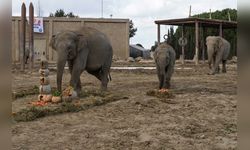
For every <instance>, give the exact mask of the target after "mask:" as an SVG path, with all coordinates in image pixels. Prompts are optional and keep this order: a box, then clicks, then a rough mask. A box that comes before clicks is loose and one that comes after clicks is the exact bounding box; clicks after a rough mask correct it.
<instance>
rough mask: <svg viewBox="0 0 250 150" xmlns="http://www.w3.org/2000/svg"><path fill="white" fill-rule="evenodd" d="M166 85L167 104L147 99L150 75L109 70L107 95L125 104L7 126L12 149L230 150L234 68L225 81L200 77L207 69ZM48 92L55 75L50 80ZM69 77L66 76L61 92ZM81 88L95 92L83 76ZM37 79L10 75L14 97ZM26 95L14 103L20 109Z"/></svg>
mask: <svg viewBox="0 0 250 150" xmlns="http://www.w3.org/2000/svg"><path fill="white" fill-rule="evenodd" d="M185 67H191V68H193V69H177V70H176V71H175V73H174V75H173V78H172V89H171V92H172V93H173V94H174V98H172V99H171V103H168V101H166V100H163V99H159V98H157V97H152V96H148V95H146V92H147V91H149V90H153V89H157V87H158V79H157V76H156V74H155V70H129V71H126V70H122V71H119V70H114V71H112V72H111V75H112V82H110V83H109V86H108V88H109V91H110V92H113V93H116V94H121V95H126V96H127V97H128V99H123V100H119V101H115V102H111V103H108V104H105V105H101V106H96V107H93V108H91V109H88V110H85V111H80V112H77V113H64V114H60V115H54V116H47V117H43V118H39V119H37V120H35V121H30V122H13V125H12V143H13V144H12V145H13V149H20V150H21V149H22V150H26V149H32V150H36V149H39V150H40V149H68V150H71V149H72V150H78V149H79V150H82V149H86V150H90V149H93V150H95V149H108V150H110V149H114V150H116V149H136V150H137V149H138V150H139V149H140V150H145V149H152V150H158V149H159V150H162V149H178V150H193V149H197V150H201V149H225V150H226V149H227V150H228V149H236V148H237V147H236V145H237V110H236V109H237V104H236V103H237V101H236V94H237V93H236V92H237V67H236V64H230V65H228V72H227V73H226V74H217V75H214V76H209V75H206V73H207V71H208V69H207V65H200V66H194V65H186V66H185ZM50 78H51V85H52V87H55V86H56V83H55V80H56V74H55V72H51V75H50ZM69 79H70V75H69V74H68V73H67V71H65V75H64V77H63V81H64V87H65V86H66V85H67V84H68V81H69ZM81 80H82V88H83V89H87V90H98V89H99V86H100V83H99V81H98V80H97V79H95V78H94V77H93V76H90V75H88V74H87V73H84V74H82V76H81ZM38 82H39V76H38V73H33V74H24V73H17V72H16V73H13V92H15V93H18V92H21V91H23V90H25V89H26V90H28V89H30V88H32V87H33V86H34V85H38ZM36 97H37V95H30V96H27V97H22V98H18V99H15V100H13V102H12V109H13V110H18V109H21V108H19V107H21V104H23V103H24V102H25V101H26V100H27V99H34V98H36Z"/></svg>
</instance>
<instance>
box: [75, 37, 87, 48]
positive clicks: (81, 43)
mask: <svg viewBox="0 0 250 150" xmlns="http://www.w3.org/2000/svg"><path fill="white" fill-rule="evenodd" d="M77 37H78V38H77V51H78V52H80V51H81V50H83V49H85V48H87V39H86V36H84V35H82V34H77Z"/></svg>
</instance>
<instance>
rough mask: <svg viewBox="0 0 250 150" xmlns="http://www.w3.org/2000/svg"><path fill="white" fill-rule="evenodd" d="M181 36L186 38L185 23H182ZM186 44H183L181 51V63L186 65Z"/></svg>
mask: <svg viewBox="0 0 250 150" xmlns="http://www.w3.org/2000/svg"><path fill="white" fill-rule="evenodd" d="M181 37H182V39H183V38H184V25H182V28H181ZM184 47H185V46H184V45H182V46H181V52H182V56H181V59H182V60H181V63H182V64H183V65H184V63H185V62H184V60H185V54H184Z"/></svg>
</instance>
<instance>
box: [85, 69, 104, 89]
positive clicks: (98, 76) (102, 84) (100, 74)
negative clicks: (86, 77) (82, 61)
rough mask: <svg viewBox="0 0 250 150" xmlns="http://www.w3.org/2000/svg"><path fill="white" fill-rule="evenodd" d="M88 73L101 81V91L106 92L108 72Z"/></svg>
mask: <svg viewBox="0 0 250 150" xmlns="http://www.w3.org/2000/svg"><path fill="white" fill-rule="evenodd" d="M88 73H90V74H92V75H94V76H95V77H96V78H97V79H98V80H100V81H101V90H102V91H106V90H107V86H108V71H102V70H98V71H92V72H88Z"/></svg>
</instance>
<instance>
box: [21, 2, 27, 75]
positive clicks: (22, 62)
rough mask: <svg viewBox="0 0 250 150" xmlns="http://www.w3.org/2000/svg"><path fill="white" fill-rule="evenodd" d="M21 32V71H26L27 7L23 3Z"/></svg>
mask: <svg viewBox="0 0 250 150" xmlns="http://www.w3.org/2000/svg"><path fill="white" fill-rule="evenodd" d="M21 11H22V12H21V30H20V35H21V36H20V62H21V71H24V70H25V43H26V42H25V41H26V39H25V38H26V6H25V4H24V3H23V4H22V8H21Z"/></svg>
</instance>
